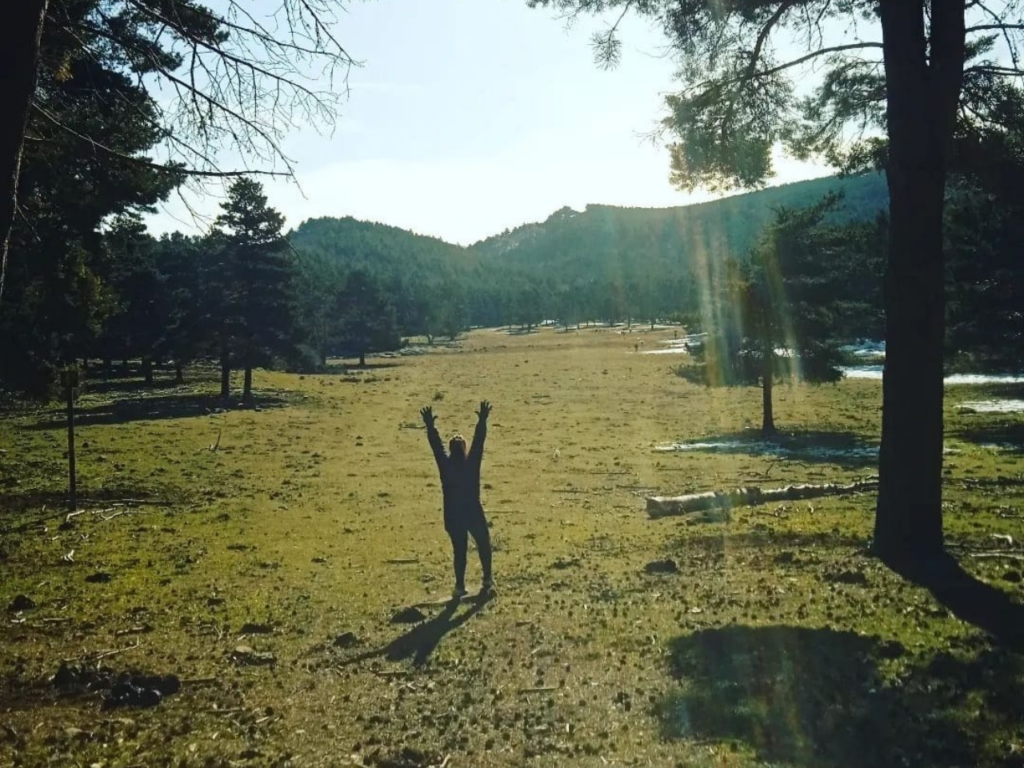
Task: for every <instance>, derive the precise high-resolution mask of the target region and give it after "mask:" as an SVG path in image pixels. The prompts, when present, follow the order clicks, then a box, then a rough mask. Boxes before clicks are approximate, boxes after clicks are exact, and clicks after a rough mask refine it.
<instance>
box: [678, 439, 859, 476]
mask: <svg viewBox="0 0 1024 768" xmlns="http://www.w3.org/2000/svg"><path fill="white" fill-rule="evenodd" d="M664 450H665V452H666V453H677V452H678V453H690V452H692V453H724V454H741V455H746V456H761V457H765V458H779V459H785V460H788V461H803V462H809V463H822V464H838V465H839V466H842V467H846V468H849V469H857V468H864V467H874V466H877V465H878V446H877V445H875V444H873V443H869V442H867V441H865V440H864V439H863V438H861V437H860V436H859V435H856V434H854V433H852V432H827V431H821V430H791V431H785V430H784V431H780V432H778V433H777V434H776V435H775V436H774V437H772V438H771V439H766V438H765V437H764V436H763V435H762V433H761V431H760V430H743V431H741V432H731V433H726V434H722V435H716V436H714V437H704V438H700V439H698V440H688V441H686V442H680V443H674V444H672V448H671V449H670V448H669V447H668V446H666V447H665V449H664Z"/></svg>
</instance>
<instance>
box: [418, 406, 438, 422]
mask: <svg viewBox="0 0 1024 768" xmlns="http://www.w3.org/2000/svg"><path fill="white" fill-rule="evenodd" d="M420 416H422V417H423V423H424V424H426V425H427V426H428V427H432V426H434V420H435V419H436V418H437V417H436V416H434V409H433V408H431V407H430V406H429V405H428V406H426V407H425V408H421V409H420Z"/></svg>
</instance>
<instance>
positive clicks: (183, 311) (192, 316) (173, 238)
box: [156, 232, 213, 384]
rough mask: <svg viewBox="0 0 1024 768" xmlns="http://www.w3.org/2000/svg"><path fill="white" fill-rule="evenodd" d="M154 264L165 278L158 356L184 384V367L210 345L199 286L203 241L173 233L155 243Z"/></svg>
mask: <svg viewBox="0 0 1024 768" xmlns="http://www.w3.org/2000/svg"><path fill="white" fill-rule="evenodd" d="M156 252H157V265H158V268H159V270H160V272H161V274H162V275H163V276H164V289H165V292H166V293H165V297H164V301H165V304H166V307H167V320H166V327H165V328H164V334H163V337H162V339H161V341H160V345H159V349H160V352H161V353H165V354H167V355H170V357H171V359H172V360H173V362H174V371H175V381H176V382H177V383H178V384H181V383H182V382H183V381H184V367H185V366H186V365H188V364H189V363H191V362H192V361H194V360H195V359H196V358H197V357H199V355H200V354H201V353H202V352H203V350H204V349H206V348H208V347H209V345H210V343H211V342H212V340H213V339H212V333H211V327H210V312H209V307H208V306H207V301H208V297H207V296H206V295H205V292H204V290H203V287H204V286H203V283H202V271H201V270H202V242H201V241H200V240H199V239H198V238H192V237H186V236H184V235H182V234H180V233H177V232H175V233H174V234H172V235H169V236H168V235H165V236H164V237H162V238H161V239H160V241H159V242H158V243H157V244H156Z"/></svg>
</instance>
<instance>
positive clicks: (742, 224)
mask: <svg viewBox="0 0 1024 768" xmlns="http://www.w3.org/2000/svg"><path fill="white" fill-rule="evenodd" d="M829 192H841V193H842V195H843V204H842V205H841V206H840V207H839V209H838V210H837V211H836V212H835V213H834V214H833V215H832V217H831V218H832V220H833V221H841V222H846V221H867V220H870V219H873V218H874V217H875V216H876V215H877V214H878V212H879V211H881V210H884V209H885V208H886V207H887V206H888V202H889V198H888V191H887V189H886V185H885V177H884V176H882V175H881V174H875V173H871V174H864V175H861V176H852V177H848V178H836V177H826V178H823V179H813V180H811V181H800V182H796V183H794V184H784V185H782V186H778V187H769V188H767V189H763V190H760V191H757V192H748V193H746V194H742V195H733V196H731V197H726V198H722V199H721V200H713V201H711V202H708V203H699V204H696V205H686V206H679V207H676V208H618V207H615V206H609V205H589V206H587V208H586V210H585V211H583V212H576V211H573V210H572V209H570V208H563V209H561V210H559V211H556V212H555V213H553V214H552V215H551V216H550V217H549V218H548V220H547V221H545V222H544V223H543V224H525V225H523V226H521V227H517V228H516V229H514V230H511V231H509V232H504V233H502V234H500V235H496V236H494V237H490V238H487V239H486V240H483V241H481V242H479V243H476V244H475V245H473V246H472V247H471V249H470V250H471V251H473V252H474V253H477V254H479V255H480V256H482V257H492V256H504V255H508V256H510V257H512V258H513V259H514V260H515V261H517V262H519V263H523V264H535V265H537V266H555V265H558V264H559V263H560V262H562V263H564V262H565V261H568V260H571V259H572V257H573V256H577V257H580V258H577V259H576V261H577V262H578V263H579V262H581V261H582V262H584V263H585V262H594V261H599V260H600V255H601V254H602V253H604V254H607V253H611V252H613V251H617V252H618V253H620V254H622V256H623V257H624V258H625V260H626V261H627V262H628V261H633V260H643V261H644V262H645V263H647V262H649V260H650V259H652V258H654V259H659V258H664V259H666V260H667V261H670V262H678V261H680V260H684V261H692V260H693V259H697V258H703V256H704V255H705V254H706V255H716V254H717V255H718V256H724V255H734V256H745V255H746V254H747V253H748V252H749V250H750V249H751V248H752V247H753V245H754V243H755V241H756V240H757V237H758V235H759V234H760V233H761V231H762V229H763V228H764V226H765V225H766V224H767V223H768V222H769V221H770V220H771V217H772V212H773V210H774V209H776V208H778V207H786V208H803V207H806V206H809V205H814V204H815V203H817V202H818V201H819V200H821V198H822V197H824V196H825V195H826V194H828V193H829Z"/></svg>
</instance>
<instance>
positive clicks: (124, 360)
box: [121, 357, 128, 374]
mask: <svg viewBox="0 0 1024 768" xmlns="http://www.w3.org/2000/svg"><path fill="white" fill-rule="evenodd" d="M121 373H124V374H127V373H128V358H127V357H122V358H121Z"/></svg>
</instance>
